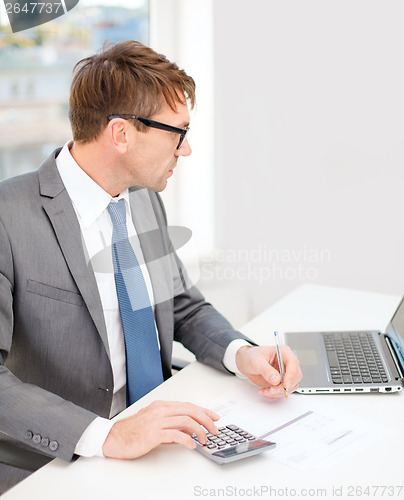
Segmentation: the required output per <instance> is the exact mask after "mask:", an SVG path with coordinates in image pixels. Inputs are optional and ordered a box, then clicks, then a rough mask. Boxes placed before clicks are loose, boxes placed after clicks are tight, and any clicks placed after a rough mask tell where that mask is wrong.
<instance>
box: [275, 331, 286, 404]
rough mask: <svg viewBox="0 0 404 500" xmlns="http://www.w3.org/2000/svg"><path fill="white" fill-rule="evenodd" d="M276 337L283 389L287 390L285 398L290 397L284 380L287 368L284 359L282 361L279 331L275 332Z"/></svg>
mask: <svg viewBox="0 0 404 500" xmlns="http://www.w3.org/2000/svg"><path fill="white" fill-rule="evenodd" d="M274 337H275V347H276V354H277V355H278V365H279V370H280V372H281V379H282V385H283V390H284V392H285V398H286V399H288V391H287V390H286V387H285V384H284V382H283V381H284V378H285V370H284V369H283V361H282V354H281V345H280V343H279V336H278V332H274Z"/></svg>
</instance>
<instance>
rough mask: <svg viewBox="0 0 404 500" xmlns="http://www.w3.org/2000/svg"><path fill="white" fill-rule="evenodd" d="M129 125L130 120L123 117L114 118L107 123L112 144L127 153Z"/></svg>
mask: <svg viewBox="0 0 404 500" xmlns="http://www.w3.org/2000/svg"><path fill="white" fill-rule="evenodd" d="M128 126H129V123H128V121H127V120H124V119H123V118H114V119H112V120H111V121H110V122H109V123H108V125H107V131H108V136H109V139H110V141H111V144H112V145H113V146H114V148H115V149H116V150H117V151H118V152H119V153H126V151H127V149H128V132H129V131H128Z"/></svg>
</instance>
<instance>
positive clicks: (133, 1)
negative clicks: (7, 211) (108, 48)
mask: <svg viewBox="0 0 404 500" xmlns="http://www.w3.org/2000/svg"><path fill="white" fill-rule="evenodd" d="M0 3H1V7H0V9H1V10H0V179H4V178H6V177H11V176H14V175H18V174H21V173H24V172H27V171H30V170H32V169H34V168H37V167H38V166H39V164H40V163H41V162H42V161H43V160H44V159H45V158H46V156H47V155H48V154H49V153H51V152H52V151H53V149H55V148H56V147H58V146H62V145H63V144H64V143H65V142H66V141H67V140H69V139H70V137H71V130H70V124H69V119H68V96H69V85H70V80H71V74H72V69H73V66H74V65H75V64H76V63H77V62H78V61H79V60H80V59H82V58H84V57H86V56H88V55H90V54H93V53H95V52H96V51H97V50H99V49H100V48H101V47H102V45H103V43H104V42H105V41H107V42H119V41H122V40H127V39H136V40H139V41H141V42H143V43H145V44H148V43H149V24H150V23H149V1H148V0H120V1H114V0H80V3H79V4H78V5H77V6H76V7H75V8H74V9H72V10H71V11H70V12H69V13H68V14H66V15H64V16H61V17H59V18H57V19H55V20H53V21H51V22H48V23H46V24H42V25H40V26H38V27H36V28H32V29H28V30H25V31H21V32H18V33H15V34H13V33H12V31H11V28H10V25H9V22H8V18H7V15H6V13H5V9H4V4H3V3H2V2H0Z"/></svg>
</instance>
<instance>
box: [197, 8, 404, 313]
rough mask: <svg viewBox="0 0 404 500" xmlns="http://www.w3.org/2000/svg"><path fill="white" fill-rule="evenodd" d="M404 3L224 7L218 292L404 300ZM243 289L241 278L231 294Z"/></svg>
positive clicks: (217, 42)
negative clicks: (340, 290)
mask: <svg viewBox="0 0 404 500" xmlns="http://www.w3.org/2000/svg"><path fill="white" fill-rule="evenodd" d="M403 18H404V3H403V2H402V0H389V1H388V2H386V1H384V0H377V1H376V0H337V1H334V0H304V1H302V0H283V1H282V0H276V1H275V0H250V1H249V2H243V1H241V0H217V1H215V2H213V21H214V61H215V66H214V71H215V94H214V98H215V149H214V151H215V155H214V160H215V178H214V180H215V242H216V247H217V248H219V249H221V251H220V252H219V253H217V255H216V257H217V258H218V260H219V261H220V262H219V267H215V266H213V265H212V264H210V263H209V262H205V264H204V266H205V267H204V266H202V274H203V277H205V278H206V279H207V280H213V279H214V277H215V278H216V279H219V281H221V282H222V283H223V284H226V283H231V282H234V283H237V284H238V285H240V284H241V285H242V286H243V287H245V290H247V291H248V293H249V296H250V299H251V300H252V309H251V313H252V314H256V313H257V312H259V311H261V310H262V309H263V308H265V307H267V306H268V305H269V304H270V303H271V302H273V301H274V300H275V299H277V298H279V297H280V296H282V295H283V294H285V293H287V292H288V291H289V290H291V289H293V288H294V287H296V286H297V285H299V284H301V283H303V282H305V281H308V282H312V283H321V284H330V285H336V286H344V287H352V288H361V289H365V290H374V291H379V292H390V293H403V292H404V224H403V222H402V221H403V219H404V207H403V205H404V201H403V199H404V197H403V193H404V98H403V96H404V69H403V51H404V30H403ZM232 277H236V278H238V279H236V280H235V281H232V279H231V278H232Z"/></svg>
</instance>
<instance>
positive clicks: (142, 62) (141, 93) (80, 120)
mask: <svg viewBox="0 0 404 500" xmlns="http://www.w3.org/2000/svg"><path fill="white" fill-rule="evenodd" d="M185 99H188V100H189V102H190V105H191V107H194V105H195V82H194V80H193V79H192V78H191V77H190V76H188V75H187V74H186V73H185V71H184V70H182V69H179V67H178V66H177V65H176V64H175V63H172V62H171V61H169V60H168V59H167V58H166V57H165V56H163V55H160V54H157V52H155V51H154V50H152V49H150V48H149V47H146V46H145V45H143V44H141V43H140V42H136V41H134V40H129V41H125V42H121V43H118V44H116V45H114V46H112V47H111V46H110V47H105V46H104V48H103V49H102V51H101V52H100V53H99V54H95V55H93V56H91V57H87V58H85V59H83V60H82V61H80V62H78V63H77V64H76V66H75V67H74V70H73V80H72V84H71V87H70V101H69V118H70V122H71V126H72V131H73V139H74V140H75V141H78V142H81V143H86V142H91V141H93V140H94V139H96V138H97V137H98V135H99V134H100V133H101V132H102V130H104V128H105V127H106V126H107V123H108V120H107V116H108V115H112V114H134V115H138V116H143V117H146V118H150V117H151V116H152V115H153V114H155V113H158V112H159V110H160V109H161V107H162V106H163V104H164V102H166V103H167V104H168V105H169V106H170V108H171V109H172V110H173V111H175V109H176V104H177V102H182V103H184V102H185ZM133 123H134V124H135V126H136V127H137V128H138V129H139V130H145V129H146V126H145V125H143V124H142V123H140V122H139V121H137V120H134V122H133Z"/></svg>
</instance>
